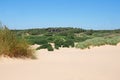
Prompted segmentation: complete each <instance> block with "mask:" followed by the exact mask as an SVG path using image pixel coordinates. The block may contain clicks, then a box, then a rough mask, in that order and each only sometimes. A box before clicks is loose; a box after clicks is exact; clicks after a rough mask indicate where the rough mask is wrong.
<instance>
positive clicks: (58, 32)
mask: <svg viewBox="0 0 120 80" xmlns="http://www.w3.org/2000/svg"><path fill="white" fill-rule="evenodd" d="M11 31H12V32H14V33H16V35H17V36H23V37H24V38H25V39H26V40H27V42H28V43H29V44H31V45H33V44H39V45H41V46H40V47H39V48H38V49H43V48H45V49H48V50H49V51H53V50H54V49H59V48H60V47H76V48H82V49H84V48H89V47H90V46H101V45H105V44H109V45H116V44H117V43H119V42H120V40H119V39H120V29H117V30H85V29H81V28H70V27H68V28H42V29H27V30H11ZM50 43H54V46H51V44H50ZM75 44H76V45H75Z"/></svg>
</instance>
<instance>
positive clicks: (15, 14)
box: [0, 0, 120, 29]
mask: <svg viewBox="0 0 120 80" xmlns="http://www.w3.org/2000/svg"><path fill="white" fill-rule="evenodd" d="M0 21H1V22H2V23H3V24H6V25H7V26H8V27H9V28H10V29H28V28H43V27H80V28H84V29H118V28H119V29H120V0H0Z"/></svg>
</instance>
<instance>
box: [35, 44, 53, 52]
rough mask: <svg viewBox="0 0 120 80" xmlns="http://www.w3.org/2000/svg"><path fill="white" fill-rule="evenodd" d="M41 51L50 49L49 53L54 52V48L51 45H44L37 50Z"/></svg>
mask: <svg viewBox="0 0 120 80" xmlns="http://www.w3.org/2000/svg"><path fill="white" fill-rule="evenodd" d="M39 49H48V51H54V49H53V47H52V45H51V44H43V45H41V46H40V47H38V48H37V50H39Z"/></svg>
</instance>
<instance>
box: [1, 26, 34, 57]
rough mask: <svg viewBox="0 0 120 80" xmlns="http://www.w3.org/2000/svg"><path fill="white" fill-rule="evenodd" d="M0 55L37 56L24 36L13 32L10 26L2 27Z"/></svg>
mask: <svg viewBox="0 0 120 80" xmlns="http://www.w3.org/2000/svg"><path fill="white" fill-rule="evenodd" d="M0 56H5V57H15V58H35V56H34V52H33V50H32V49H30V48H29V45H28V44H27V42H26V41H25V39H23V38H19V39H18V38H17V36H16V35H15V34H14V33H13V32H11V31H10V30H9V29H8V28H6V27H4V28H0Z"/></svg>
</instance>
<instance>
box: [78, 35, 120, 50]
mask: <svg viewBox="0 0 120 80" xmlns="http://www.w3.org/2000/svg"><path fill="white" fill-rule="evenodd" d="M119 42H120V36H115V37H111V38H105V37H96V38H92V39H88V40H86V41H84V42H79V43H78V44H77V45H76V47H77V48H81V49H85V48H90V46H101V45H106V44H108V45H116V44H117V43H119Z"/></svg>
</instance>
